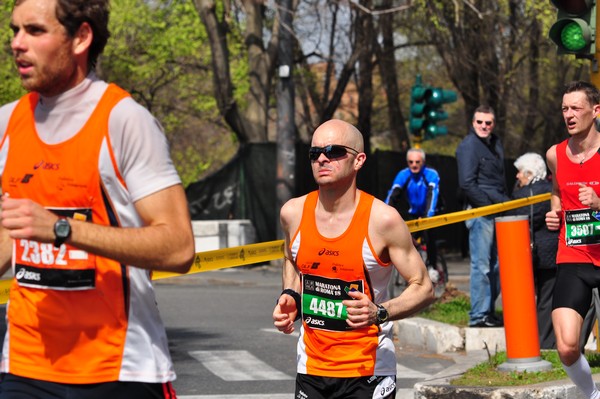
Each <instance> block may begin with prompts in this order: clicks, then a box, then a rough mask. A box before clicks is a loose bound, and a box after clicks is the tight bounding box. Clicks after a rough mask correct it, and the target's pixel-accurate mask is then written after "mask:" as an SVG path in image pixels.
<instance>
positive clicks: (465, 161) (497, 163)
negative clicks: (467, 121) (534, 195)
mask: <svg viewBox="0 0 600 399" xmlns="http://www.w3.org/2000/svg"><path fill="white" fill-rule="evenodd" d="M456 162H457V163H458V185H459V188H460V189H461V191H462V195H463V196H464V198H465V200H466V203H467V204H468V205H471V206H472V207H474V208H478V207H481V206H485V205H492V204H498V203H500V202H505V201H509V200H510V198H509V196H508V190H507V189H506V179H505V176H504V150H503V148H502V142H501V141H500V138H498V136H496V135H495V134H493V133H492V135H491V136H490V143H489V144H488V143H487V142H486V141H485V140H483V139H481V138H480V137H479V136H477V134H475V131H474V130H473V128H472V127H471V129H470V130H469V134H467V136H466V137H465V138H464V139H463V140H462V141H461V142H460V144H459V145H458V147H457V148H456Z"/></svg>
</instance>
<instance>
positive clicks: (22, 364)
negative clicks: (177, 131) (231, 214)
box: [0, 0, 194, 399]
mask: <svg viewBox="0 0 600 399" xmlns="http://www.w3.org/2000/svg"><path fill="white" fill-rule="evenodd" d="M108 17H109V4H108V0H70V1H66V0H16V1H15V5H14V8H13V12H12V17H11V21H10V26H11V29H12V31H13V33H14V36H13V39H12V42H11V49H12V53H13V56H14V59H15V62H16V66H17V69H18V73H19V75H20V78H21V82H22V84H23V87H24V88H25V89H26V90H27V91H28V92H29V93H28V94H26V95H25V96H23V97H22V98H21V99H20V100H18V101H15V102H12V103H10V104H7V105H5V106H3V107H0V175H1V176H2V192H3V195H2V198H1V203H0V205H1V210H0V219H1V228H0V269H1V270H2V271H6V270H7V269H8V267H11V266H12V269H13V273H14V278H13V282H12V286H11V290H10V298H9V302H8V306H7V320H8V325H7V332H6V336H5V338H4V345H3V348H2V359H1V363H0V372H1V373H2V376H1V382H0V399H7V398H44V399H55V398H56V399H58V398H72V399H106V398H110V399H131V398H175V392H174V390H173V389H172V386H171V381H173V380H174V379H175V373H174V370H173V364H172V361H171V357H170V354H169V348H168V345H167V337H166V333H165V329H164V326H163V324H162V321H161V319H160V315H159V313H158V308H157V305H156V298H155V295H154V291H153V288H152V284H151V271H152V270H169V271H176V272H186V271H187V270H188V269H189V267H190V266H191V263H192V261H193V258H194V239H193V234H192V229H191V223H190V219H189V212H188V207H187V202H186V198H185V193H184V190H183V187H182V185H181V180H180V178H179V176H178V175H177V172H176V171H175V168H174V167H173V164H172V162H171V159H170V157H169V151H168V146H167V143H166V139H165V137H164V134H163V132H162V129H161V127H160V125H159V124H158V123H157V121H156V120H155V119H154V118H153V117H152V115H150V113H149V112H148V111H147V110H146V109H145V108H143V107H142V106H141V105H139V104H138V103H137V102H135V101H134V100H133V99H132V98H131V96H130V95H129V94H128V93H126V92H125V91H124V90H122V89H120V88H119V87H117V86H115V85H112V84H108V83H106V82H104V81H102V80H100V79H98V77H96V75H95V74H94V72H93V69H94V66H95V64H96V60H97V57H98V55H99V54H100V53H101V52H102V50H103V48H104V46H105V44H106V41H107V39H108V36H109V32H108Z"/></svg>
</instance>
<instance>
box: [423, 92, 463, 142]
mask: <svg viewBox="0 0 600 399" xmlns="http://www.w3.org/2000/svg"><path fill="white" fill-rule="evenodd" d="M456 99H457V96H456V92H455V91H452V90H444V89H441V88H439V87H432V88H430V89H428V90H427V93H425V103H426V104H427V105H426V107H425V109H426V113H425V124H424V127H423V128H424V130H425V139H430V138H434V137H435V136H442V135H445V134H448V128H447V127H446V126H438V125H437V123H438V122H439V121H443V120H445V119H448V113H447V112H446V111H444V110H443V109H442V107H443V105H444V104H447V103H453V102H455V101H456Z"/></svg>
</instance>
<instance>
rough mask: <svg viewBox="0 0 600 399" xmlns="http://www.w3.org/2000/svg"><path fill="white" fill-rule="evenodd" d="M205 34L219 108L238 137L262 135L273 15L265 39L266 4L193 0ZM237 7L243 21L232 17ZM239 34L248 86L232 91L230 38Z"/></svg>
mask: <svg viewBox="0 0 600 399" xmlns="http://www.w3.org/2000/svg"><path fill="white" fill-rule="evenodd" d="M193 3H194V6H195V7H196V10H197V11H198V13H199V15H200V17H201V19H202V23H203V24H204V27H205V29H206V32H207V35H208V42H209V43H210V49H211V55H212V57H211V58H212V73H213V86H214V87H213V93H214V96H215V99H216V100H217V105H218V108H219V112H220V113H221V115H222V116H223V118H224V119H225V121H226V122H227V124H228V125H229V126H230V127H231V129H232V130H233V132H234V133H235V134H236V136H237V137H238V139H239V141H240V143H242V144H245V143H248V142H250V143H252V142H264V141H267V140H268V111H269V99H270V96H271V94H272V90H273V75H274V70H275V66H276V64H275V62H276V59H277V46H278V40H279V37H278V29H279V28H278V26H279V24H278V22H277V18H278V17H277V14H276V13H275V15H274V16H270V17H271V18H273V19H274V20H273V23H272V27H273V28H272V31H271V37H270V39H269V40H268V41H267V43H266V45H265V39H264V28H265V18H266V12H267V8H266V7H265V5H264V4H262V2H259V1H254V0H242V1H241V2H240V4H241V9H236V8H235V7H236V2H232V1H229V0H223V1H213V0H194V2H193ZM240 12H243V13H244V15H243V21H242V20H236V16H237V15H239V14H238V13H240ZM236 35H239V38H240V39H242V40H240V42H242V43H243V44H244V46H245V47H244V48H243V51H244V53H245V54H246V57H247V64H248V91H247V92H246V93H245V94H244V96H243V98H236V97H235V94H234V93H235V90H236V87H235V85H234V81H233V79H232V75H231V65H230V64H231V62H232V57H231V56H232V54H231V51H230V46H231V43H230V41H231V38H232V37H235V36H236Z"/></svg>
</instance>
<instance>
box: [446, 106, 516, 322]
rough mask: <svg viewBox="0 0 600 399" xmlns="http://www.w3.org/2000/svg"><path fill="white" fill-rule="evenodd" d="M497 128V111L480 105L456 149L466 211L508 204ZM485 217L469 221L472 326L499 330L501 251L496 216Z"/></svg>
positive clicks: (467, 223) (470, 317) (467, 224)
mask: <svg viewBox="0 0 600 399" xmlns="http://www.w3.org/2000/svg"><path fill="white" fill-rule="evenodd" d="M494 127H495V117H494V110H493V109H492V108H491V107H489V106H484V105H482V106H479V107H477V109H476V110H475V113H474V114H473V126H472V127H471V129H470V130H469V133H468V134H467V136H466V137H465V138H464V139H463V141H462V142H461V143H460V144H459V145H458V148H457V149H456V161H457V163H458V184H459V187H460V189H461V190H462V192H463V194H464V196H465V200H466V207H467V208H478V207H482V206H486V205H492V204H496V203H500V202H504V201H509V200H510V198H509V197H508V191H507V189H506V180H505V177H504V150H503V148H502V143H501V141H500V139H499V137H498V136H496V135H495V134H494V133H493V130H494ZM495 216H497V215H489V216H482V217H478V218H474V219H469V220H467V221H466V226H467V229H469V251H470V254H471V275H470V291H471V311H470V312H469V326H470V327H500V326H502V325H503V322H502V321H501V320H499V319H498V318H497V317H496V314H495V313H496V312H495V302H496V299H497V298H498V295H499V294H500V276H499V269H498V251H497V248H496V238H495V236H496V229H495V224H494V217H495Z"/></svg>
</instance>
